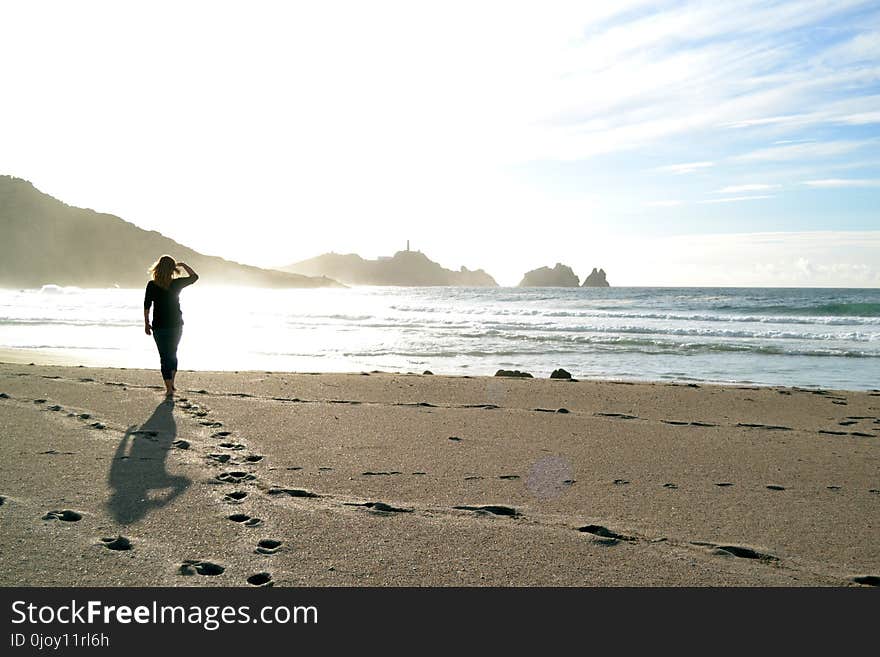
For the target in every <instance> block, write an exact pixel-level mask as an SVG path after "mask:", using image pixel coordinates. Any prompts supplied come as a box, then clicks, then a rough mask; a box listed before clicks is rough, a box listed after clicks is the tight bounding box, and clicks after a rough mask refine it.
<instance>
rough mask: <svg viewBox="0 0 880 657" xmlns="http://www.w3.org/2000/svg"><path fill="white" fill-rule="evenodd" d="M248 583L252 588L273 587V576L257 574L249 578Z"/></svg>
mask: <svg viewBox="0 0 880 657" xmlns="http://www.w3.org/2000/svg"><path fill="white" fill-rule="evenodd" d="M247 583H248V584H250V585H251V586H272V585H273V584H274V583H275V582H273V581H272V575H271V574H269V573H257V574H256V575H251V576H250V577H248V578H247Z"/></svg>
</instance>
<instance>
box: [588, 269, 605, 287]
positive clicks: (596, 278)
mask: <svg viewBox="0 0 880 657" xmlns="http://www.w3.org/2000/svg"><path fill="white" fill-rule="evenodd" d="M582 287H611V285H609V283H608V279H607V278H605V270H604V269H599V270H598V271H597V270H596V268H595V267H593V271H591V272H590V275H589V276H587V277H586V278H585V279H584V284H583V286H582Z"/></svg>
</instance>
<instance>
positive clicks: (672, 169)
mask: <svg viewBox="0 0 880 657" xmlns="http://www.w3.org/2000/svg"><path fill="white" fill-rule="evenodd" d="M712 166H715V163H714V162H686V163H683V164H669V165H667V166H663V167H657V168H656V169H654V171H658V172H661V173H674V174H677V175H681V174H684V173H693V172H694V171H699V170H700V169H707V168H709V167H712Z"/></svg>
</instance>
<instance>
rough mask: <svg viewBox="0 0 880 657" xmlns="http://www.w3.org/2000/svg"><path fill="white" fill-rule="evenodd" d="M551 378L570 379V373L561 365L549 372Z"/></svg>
mask: <svg viewBox="0 0 880 657" xmlns="http://www.w3.org/2000/svg"><path fill="white" fill-rule="evenodd" d="M550 378H551V379H570V378H571V374H570V373H569V372H567V371H565V370H564V369H562V368H561V367H560V368H559V369H558V370H553V372H552V374H550Z"/></svg>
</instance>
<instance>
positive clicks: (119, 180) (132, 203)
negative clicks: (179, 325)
mask: <svg viewBox="0 0 880 657" xmlns="http://www.w3.org/2000/svg"><path fill="white" fill-rule="evenodd" d="M0 57H2V58H3V60H4V66H3V71H4V74H3V80H2V87H0V88H2V95H3V102H2V103H0V174H10V175H14V176H18V177H21V178H26V179H28V180H30V181H31V182H33V183H34V185H36V186H37V188H39V189H41V190H42V191H44V192H46V193H48V194H51V195H52V196H55V197H56V198H59V199H61V200H63V201H65V202H66V203H69V204H71V205H76V206H81V207H88V208H93V209H95V210H98V211H101V212H109V213H112V214H116V215H118V216H121V217H122V218H124V219H126V220H128V221H131V222H133V223H135V224H137V225H138V226H141V227H144V228H147V229H150V230H158V231H160V232H162V233H163V234H165V235H167V236H169V237H171V238H173V239H175V240H177V241H179V242H181V243H184V244H186V245H187V246H190V247H192V248H195V249H196V250H199V251H201V252H203V253H207V254H211V255H220V256H223V257H226V258H229V259H232V260H236V261H239V262H244V263H248V264H255V265H259V266H276V265H283V264H287V263H292V262H296V261H298V260H302V259H305V258H309V257H312V256H315V255H318V254H320V253H324V252H327V251H336V252H339V253H352V252H354V253H359V254H361V255H362V256H364V257H376V256H379V255H390V254H392V253H393V252H395V251H397V250H400V249H403V248H404V247H405V244H406V240H410V241H411V244H412V248H414V249H420V250H422V251H423V252H424V253H426V255H428V256H429V257H431V258H432V259H433V260H436V261H438V262H440V263H441V264H442V265H444V266H446V267H449V268H453V269H458V268H459V267H460V266H461V265H465V266H467V267H469V268H477V267H482V268H484V269H486V270H487V271H488V272H489V273H490V274H492V275H493V276H495V278H496V279H497V280H498V282H499V283H501V284H503V285H515V284H516V283H517V282H518V281H519V280H520V278H521V277H522V274H523V273H524V272H525V271H527V270H530V269H533V268H536V267H539V266H544V265H547V266H553V264H555V263H556V262H563V263H565V264H568V265H570V266H572V267H573V269H574V271H575V272H576V273H577V274H579V275H580V276H581V278H583V277H585V276H586V275H587V274H588V273H589V272H590V270H591V269H592V268H593V267H603V268H604V269H605V270H606V271H607V273H608V278H609V281H610V282H611V284H612V285H783V286H791V285H795V286H796V285H807V286H809V285H815V286H847V287H859V286H864V287H880V4H878V3H877V2H876V1H873V2H870V1H866V2H860V1H854V0H833V1H828V2H816V1H812V0H800V1H798V2H773V1H761V2H752V1H750V0H740V1H731V2H722V1H714V2H642V1H640V0H632V1H631V0H616V1H615V2H603V3H598V2H552V1H544V2H540V3H536V2H516V1H510V0H508V1H505V2H488V1H487V2H477V1H470V2H456V1H454V0H445V1H443V2H382V1H381V0H379V1H371V2H369V3H366V2H335V1H332V0H329V1H327V2H320V3H316V2H311V3H306V2H265V1H260V0H250V1H248V2H224V1H217V0H213V1H211V2H186V3H182V2H163V1H155V0H154V1H152V2H149V3H145V2H142V3H120V2H100V1H92V2H88V3H70V2H40V3H33V2H15V3H13V2H4V3H0Z"/></svg>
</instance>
